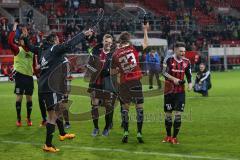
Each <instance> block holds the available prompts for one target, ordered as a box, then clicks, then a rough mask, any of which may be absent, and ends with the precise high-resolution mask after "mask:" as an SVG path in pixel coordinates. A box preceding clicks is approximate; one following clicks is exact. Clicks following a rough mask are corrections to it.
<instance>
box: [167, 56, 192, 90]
mask: <svg viewBox="0 0 240 160" xmlns="http://www.w3.org/2000/svg"><path fill="white" fill-rule="evenodd" d="M163 67H164V68H163V75H164V76H165V78H166V81H167V82H166V83H172V85H173V86H174V87H173V91H172V93H184V92H185V88H184V84H179V85H175V84H174V83H173V82H172V81H170V80H169V79H168V78H167V77H166V75H167V74H169V75H171V76H173V77H175V78H178V79H180V80H184V77H185V75H186V78H187V82H188V83H191V82H192V73H191V63H190V61H189V60H188V59H187V58H182V59H181V60H178V59H177V58H176V57H175V55H172V56H169V57H168V58H167V59H165V60H164V63H163ZM166 83H165V84H166Z"/></svg>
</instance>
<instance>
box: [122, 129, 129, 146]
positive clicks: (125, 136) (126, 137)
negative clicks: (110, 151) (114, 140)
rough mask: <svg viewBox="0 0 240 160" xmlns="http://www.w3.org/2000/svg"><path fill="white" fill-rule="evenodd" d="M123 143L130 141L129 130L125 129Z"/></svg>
mask: <svg viewBox="0 0 240 160" xmlns="http://www.w3.org/2000/svg"><path fill="white" fill-rule="evenodd" d="M122 143H128V131H124V133H123V138H122Z"/></svg>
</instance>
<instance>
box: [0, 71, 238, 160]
mask: <svg viewBox="0 0 240 160" xmlns="http://www.w3.org/2000/svg"><path fill="white" fill-rule="evenodd" d="M239 82H240V72H239V71H231V72H213V73H212V83H213V88H212V89H211V90H210V93H209V95H210V96H209V97H201V96H200V95H198V94H195V93H193V92H190V93H187V98H186V110H185V113H184V118H183V123H182V128H181V130H180V134H179V141H180V144H179V145H174V146H173V145H171V144H163V143H161V141H162V139H163V138H164V136H165V129H164V121H163V117H162V115H163V107H162V106H163V96H157V97H150V98H146V99H145V104H144V107H145V121H146V122H145V123H144V127H143V135H144V140H145V143H144V144H138V143H137V140H136V122H135V111H134V109H133V107H132V109H131V123H130V135H129V143H128V144H122V143H121V137H122V129H121V128H120V112H119V107H118V108H117V109H116V110H115V114H114V128H113V130H112V131H111V132H110V136H109V137H107V138H106V137H102V136H98V137H96V138H93V137H91V136H90V134H91V132H92V129H93V125H92V122H91V121H81V122H72V123H71V125H72V126H71V128H70V129H69V130H68V132H71V133H76V138H75V139H73V140H67V141H64V142H60V141H59V140H58V138H57V137H58V131H57V130H56V133H55V136H54V140H53V143H54V144H55V145H56V146H57V147H59V148H60V152H59V153H56V154H54V153H45V152H43V151H42V150H41V147H42V145H43V144H44V141H45V128H40V127H39V123H40V121H41V118H40V111H39V107H38V101H37V89H36V88H37V85H36V84H35V92H34V96H33V112H32V121H33V126H32V127H27V126H26V123H25V122H24V121H23V127H20V128H17V127H16V126H15V121H16V111H15V95H14V94H13V87H14V84H13V83H10V82H2V83H0V159H1V160H8V159H9V160H12V159H14V160H20V159H22V160H32V159H51V160H52V159H53V160H54V159H56V160H61V159H71V160H73V159H77V160H80V159H81V160H100V159H103V160H107V159H111V160H123V159H124V160H128V159H135V160H145V159H146V160H149V159H154V160H155V159H159V160H169V159H175V160H180V159H181V160H186V159H210V160H211V159H213V160H218V159H219V160H225V159H234V160H235V159H240V152H239V151H240V136H239V135H240V127H239V126H240V105H239V104H240V83H239ZM73 83H74V84H81V85H84V83H82V80H80V79H77V80H74V82H73ZM70 99H72V100H73V102H74V103H73V105H72V108H71V110H73V111H75V112H84V111H87V110H89V108H90V102H89V97H87V96H85V97H84V96H71V97H70ZM25 106H26V104H25V100H24V101H23V103H22V119H24V117H26V107H25ZM100 127H101V131H102V129H103V127H104V118H103V117H102V118H101V119H100Z"/></svg>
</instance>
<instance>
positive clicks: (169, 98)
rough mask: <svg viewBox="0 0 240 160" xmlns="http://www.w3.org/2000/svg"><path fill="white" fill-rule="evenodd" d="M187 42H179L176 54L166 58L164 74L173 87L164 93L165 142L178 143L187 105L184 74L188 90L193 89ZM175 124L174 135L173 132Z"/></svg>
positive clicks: (176, 46) (175, 50)
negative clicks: (182, 115)
mask: <svg viewBox="0 0 240 160" xmlns="http://www.w3.org/2000/svg"><path fill="white" fill-rule="evenodd" d="M185 51H186V49H185V44H184V43H182V42H177V43H176V44H175V48H174V55H172V56H169V57H168V58H166V59H165V60H164V64H163V75H164V76H165V78H166V82H165V85H167V83H171V84H172V85H173V89H172V91H171V92H170V93H166V94H165V95H164V112H165V127H166V131H167V137H165V138H164V140H163V142H170V143H172V144H178V141H177V135H178V132H179V130H180V126H181V113H182V112H183V111H184V106H185V89H184V83H185V80H184V76H185V75H186V77H187V82H188V90H189V91H190V90H191V89H192V80H191V78H192V74H191V64H190V61H189V60H188V59H187V58H185V57H184V55H185ZM173 111H175V117H174V123H173V124H172V112H173ZM172 125H173V136H172V134H171V130H172Z"/></svg>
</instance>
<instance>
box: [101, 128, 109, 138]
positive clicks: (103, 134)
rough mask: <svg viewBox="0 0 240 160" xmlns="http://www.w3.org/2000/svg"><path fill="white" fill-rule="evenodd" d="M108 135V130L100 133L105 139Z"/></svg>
mask: <svg viewBox="0 0 240 160" xmlns="http://www.w3.org/2000/svg"><path fill="white" fill-rule="evenodd" d="M108 135H109V130H108V129H104V130H103V132H102V136H105V137H107V136H108Z"/></svg>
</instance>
